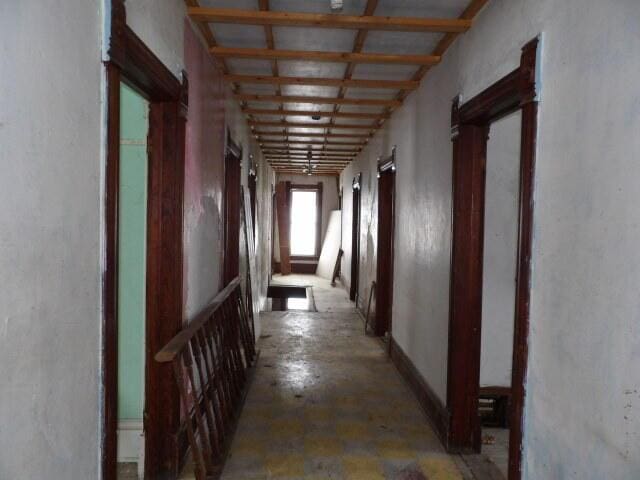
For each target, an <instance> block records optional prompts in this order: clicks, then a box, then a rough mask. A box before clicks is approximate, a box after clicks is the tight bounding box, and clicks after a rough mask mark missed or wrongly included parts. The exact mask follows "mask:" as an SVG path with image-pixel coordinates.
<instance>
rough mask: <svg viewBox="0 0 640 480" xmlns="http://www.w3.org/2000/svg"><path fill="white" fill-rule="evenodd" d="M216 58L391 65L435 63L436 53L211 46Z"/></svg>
mask: <svg viewBox="0 0 640 480" xmlns="http://www.w3.org/2000/svg"><path fill="white" fill-rule="evenodd" d="M209 50H210V52H211V53H212V54H213V55H214V56H216V57H218V58H243V59H258V60H302V61H310V62H332V63H354V64H357V63H375V64H393V65H436V64H437V63H438V62H439V61H440V57H438V56H436V55H390V54H384V53H351V52H321V51H311V50H272V49H269V48H231V47H211V48H210V49H209Z"/></svg>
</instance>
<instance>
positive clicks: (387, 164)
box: [378, 145, 396, 176]
mask: <svg viewBox="0 0 640 480" xmlns="http://www.w3.org/2000/svg"><path fill="white" fill-rule="evenodd" d="M388 170H391V171H393V172H395V171H396V147H395V145H394V146H393V148H392V149H391V155H389V156H388V157H387V158H382V159H379V160H378V176H379V175H380V174H381V173H384V172H386V171H388Z"/></svg>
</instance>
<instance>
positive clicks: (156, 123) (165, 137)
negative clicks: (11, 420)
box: [101, 0, 188, 480]
mask: <svg viewBox="0 0 640 480" xmlns="http://www.w3.org/2000/svg"><path fill="white" fill-rule="evenodd" d="M111 8H112V13H111V15H112V18H111V32H110V34H111V36H110V45H109V61H108V62H107V63H106V76H107V159H106V180H105V181H106V185H105V243H106V246H105V258H106V268H105V273H104V277H103V299H104V309H103V312H104V313H103V320H102V321H103V353H102V355H103V392H104V393H103V402H104V416H103V426H102V428H103V432H104V435H103V445H102V447H103V448H102V459H101V470H102V478H104V479H105V480H115V479H116V472H117V423H118V411H117V404H118V318H117V311H118V308H117V306H118V198H119V192H118V188H119V186H118V185H119V172H120V85H121V83H122V82H124V83H126V84H127V85H129V86H131V87H132V88H133V89H134V90H136V91H137V92H138V93H139V94H140V95H142V96H143V97H144V98H145V99H147V100H148V101H149V105H150V107H149V108H150V115H149V134H148V141H149V147H148V151H149V178H148V205H147V211H148V213H147V225H148V230H147V296H146V333H145V335H146V351H145V362H146V364H145V365H146V366H145V411H144V430H145V441H146V452H145V472H146V475H147V476H148V477H149V478H154V479H155V478H171V477H172V476H175V474H177V469H178V456H179V454H178V446H177V436H176V435H177V431H178V427H179V420H180V407H179V403H178V402H179V401H178V392H177V389H176V386H175V382H174V380H173V377H172V373H171V370H170V367H169V368H168V367H167V366H164V365H161V364H158V363H156V362H155V361H154V360H153V356H154V355H155V353H156V352H157V351H159V350H160V349H161V348H162V347H163V346H164V344H165V343H167V342H168V341H169V340H170V339H171V338H172V337H173V336H174V335H175V334H176V333H177V332H178V331H179V330H180V328H181V326H182V319H183V299H182V256H183V252H182V212H183V204H184V201H183V192H184V190H183V189H184V142H185V125H186V110H187V104H188V99H187V83H186V76H185V78H184V81H183V83H182V84H181V83H180V82H179V81H178V79H177V78H176V77H175V76H174V75H173V74H172V73H171V72H170V71H169V70H168V69H167V68H166V67H165V66H164V65H163V64H162V62H161V61H160V60H159V59H158V58H157V57H156V56H155V55H154V54H153V52H151V50H150V49H149V48H148V47H147V46H146V45H145V44H144V43H143V42H142V41H141V40H140V39H139V38H138V37H137V36H136V34H135V33H134V32H133V31H132V30H131V29H130V28H129V27H128V26H127V22H126V12H125V7H124V1H123V0H112V7H111Z"/></svg>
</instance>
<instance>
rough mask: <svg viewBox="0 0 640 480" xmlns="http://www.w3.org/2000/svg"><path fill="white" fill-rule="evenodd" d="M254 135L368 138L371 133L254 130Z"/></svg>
mask: <svg viewBox="0 0 640 480" xmlns="http://www.w3.org/2000/svg"><path fill="white" fill-rule="evenodd" d="M253 133H254V135H260V136H262V137H303V138H304V137H309V138H369V137H370V136H371V135H368V134H362V133H330V134H325V133H304V132H301V133H300V132H298V133H296V132H261V131H254V132H253Z"/></svg>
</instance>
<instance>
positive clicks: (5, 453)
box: [0, 0, 102, 480]
mask: <svg viewBox="0 0 640 480" xmlns="http://www.w3.org/2000/svg"><path fill="white" fill-rule="evenodd" d="M101 21H102V20H101V13H100V6H99V2H86V1H84V0H66V1H64V2H59V1H51V0H41V1H22V2H0V72H2V74H1V75H0V92H1V93H0V225H2V227H0V272H1V273H0V275H1V278H2V288H0V385H1V386H0V478H2V479H17V478H25V479H27V478H28V479H42V478H51V479H62V478H64V479H70V480H76V479H77V480H80V479H95V478H98V461H99V445H100V436H99V433H98V427H99V400H98V399H99V394H98V392H99V385H100V370H99V364H98V359H99V355H100V331H101V314H100V309H99V305H100V289H101V275H100V219H101V210H100V204H101V188H100V185H101V161H100V158H101V153H100V151H101V147H100V145H101V130H100V128H101V127H100V124H101V81H102V66H101V62H100V58H101V57H100V35H101V26H102V25H101Z"/></svg>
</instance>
